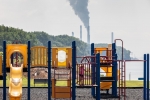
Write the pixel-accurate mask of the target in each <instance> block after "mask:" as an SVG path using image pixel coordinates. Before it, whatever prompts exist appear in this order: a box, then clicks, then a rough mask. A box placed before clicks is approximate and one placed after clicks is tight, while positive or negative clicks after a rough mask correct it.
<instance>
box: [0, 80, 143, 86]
mask: <svg viewBox="0 0 150 100" xmlns="http://www.w3.org/2000/svg"><path fill="white" fill-rule="evenodd" d="M87 81H88V82H90V80H86V81H85V84H86V83H87ZM6 83H7V84H6V86H7V87H8V86H9V79H8V78H7V80H6ZM22 83H23V87H27V79H26V78H23V82H22ZM30 85H31V87H34V82H33V79H31V84H30ZM66 85H67V82H66V81H57V82H56V86H66ZM2 86H3V81H2V80H0V87H2ZM35 86H36V87H47V84H36V85H35ZM126 87H143V81H126Z"/></svg>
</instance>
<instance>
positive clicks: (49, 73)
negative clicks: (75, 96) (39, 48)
mask: <svg viewBox="0 0 150 100" xmlns="http://www.w3.org/2000/svg"><path fill="white" fill-rule="evenodd" d="M48 100H51V41H48Z"/></svg>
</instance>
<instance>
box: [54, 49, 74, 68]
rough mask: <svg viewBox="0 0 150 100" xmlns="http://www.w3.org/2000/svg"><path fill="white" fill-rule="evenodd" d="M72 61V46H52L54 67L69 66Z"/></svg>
mask: <svg viewBox="0 0 150 100" xmlns="http://www.w3.org/2000/svg"><path fill="white" fill-rule="evenodd" d="M71 62H72V48H52V67H68V66H69V63H70V64H71Z"/></svg>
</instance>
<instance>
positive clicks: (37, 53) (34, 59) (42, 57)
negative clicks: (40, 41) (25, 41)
mask: <svg viewBox="0 0 150 100" xmlns="http://www.w3.org/2000/svg"><path fill="white" fill-rule="evenodd" d="M47 61H48V54H47V47H44V46H35V47H32V48H31V67H38V66H40V67H47V64H48V63H47Z"/></svg>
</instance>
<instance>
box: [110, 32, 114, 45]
mask: <svg viewBox="0 0 150 100" xmlns="http://www.w3.org/2000/svg"><path fill="white" fill-rule="evenodd" d="M111 43H114V33H113V32H112V33H111Z"/></svg>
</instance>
